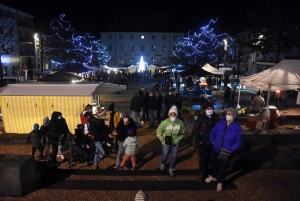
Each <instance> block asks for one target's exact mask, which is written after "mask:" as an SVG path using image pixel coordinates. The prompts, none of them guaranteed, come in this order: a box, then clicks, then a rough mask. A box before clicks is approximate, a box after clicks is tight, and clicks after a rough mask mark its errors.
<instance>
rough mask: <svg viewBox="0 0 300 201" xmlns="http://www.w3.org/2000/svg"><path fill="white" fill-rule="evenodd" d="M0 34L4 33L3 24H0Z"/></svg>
mask: <svg viewBox="0 0 300 201" xmlns="http://www.w3.org/2000/svg"><path fill="white" fill-rule="evenodd" d="M0 34H4V29H3V26H0Z"/></svg>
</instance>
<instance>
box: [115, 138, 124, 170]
mask: <svg viewBox="0 0 300 201" xmlns="http://www.w3.org/2000/svg"><path fill="white" fill-rule="evenodd" d="M123 154H124V147H123V141H121V142H120V143H119V151H118V156H117V161H116V166H117V167H119V166H120V163H121V161H122V156H123Z"/></svg>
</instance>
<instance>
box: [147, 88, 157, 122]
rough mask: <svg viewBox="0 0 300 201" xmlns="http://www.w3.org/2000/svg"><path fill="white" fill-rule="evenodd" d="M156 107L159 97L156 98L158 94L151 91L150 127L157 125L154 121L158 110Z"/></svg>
mask: <svg viewBox="0 0 300 201" xmlns="http://www.w3.org/2000/svg"><path fill="white" fill-rule="evenodd" d="M156 107H157V99H156V96H155V95H154V92H153V91H151V92H150V99H149V102H148V108H149V113H150V117H151V123H150V125H149V127H154V126H155V123H154V120H155V117H154V115H155V111H156Z"/></svg>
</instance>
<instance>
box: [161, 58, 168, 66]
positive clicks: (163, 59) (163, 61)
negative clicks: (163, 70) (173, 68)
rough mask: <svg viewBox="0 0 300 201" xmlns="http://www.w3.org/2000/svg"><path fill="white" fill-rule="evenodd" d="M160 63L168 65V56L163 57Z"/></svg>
mask: <svg viewBox="0 0 300 201" xmlns="http://www.w3.org/2000/svg"><path fill="white" fill-rule="evenodd" d="M160 65H162V66H166V65H167V59H166V58H162V59H161V60H160Z"/></svg>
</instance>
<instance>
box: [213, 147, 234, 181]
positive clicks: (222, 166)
mask: <svg viewBox="0 0 300 201" xmlns="http://www.w3.org/2000/svg"><path fill="white" fill-rule="evenodd" d="M218 156H219V154H217V153H216V152H215V150H214V149H213V148H212V150H211V153H210V161H209V162H210V166H211V176H212V177H214V178H217V176H218V175H219V178H218V182H219V183H221V184H224V181H225V178H226V171H227V166H228V162H229V160H228V161H226V162H224V161H221V160H219V159H218ZM218 173H219V174H218Z"/></svg>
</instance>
